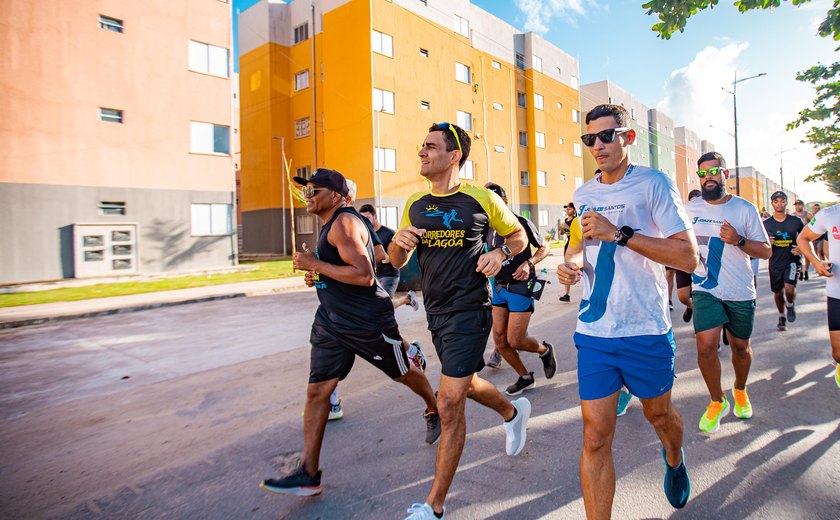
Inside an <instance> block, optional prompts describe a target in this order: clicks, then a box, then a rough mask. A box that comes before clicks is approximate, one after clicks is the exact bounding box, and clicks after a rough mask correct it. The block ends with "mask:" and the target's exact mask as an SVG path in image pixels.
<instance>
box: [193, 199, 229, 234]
mask: <svg viewBox="0 0 840 520" xmlns="http://www.w3.org/2000/svg"><path fill="white" fill-rule="evenodd" d="M232 210H233V206H232V205H231V204H215V203H210V204H205V203H193V204H190V235H191V236H194V237H196V236H228V235H230V234H231V233H232V232H233V230H232V226H231V217H232V214H233V211H232Z"/></svg>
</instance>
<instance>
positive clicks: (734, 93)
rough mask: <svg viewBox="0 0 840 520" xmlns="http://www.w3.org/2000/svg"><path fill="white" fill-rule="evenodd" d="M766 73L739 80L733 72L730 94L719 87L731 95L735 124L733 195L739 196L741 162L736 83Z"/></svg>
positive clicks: (736, 73)
mask: <svg viewBox="0 0 840 520" xmlns="http://www.w3.org/2000/svg"><path fill="white" fill-rule="evenodd" d="M766 75H767V73H766V72H762V73H761V74H756V75H755V76H750V77H748V78H741V79H738V70H737V69H736V70H735V80H734V81H733V82H732V92H730V91H728V90H726V89H725V88H723V87H721V89H723V91H724V92H726V93H728V94H732V115H733V118H734V120H735V121H734V122H735V134H734V135H733V137H735V195H741V176H740V170H741V162H740V161H739V157H738V96H737V92H738V91H737V88H738V83H741V82H742V81H747V80H748V79H754V78H760V77H761V76H766Z"/></svg>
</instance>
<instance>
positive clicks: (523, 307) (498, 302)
mask: <svg viewBox="0 0 840 520" xmlns="http://www.w3.org/2000/svg"><path fill="white" fill-rule="evenodd" d="M492 303H493V307H504V308H505V309H507V310H508V311H510V312H534V299H533V298H531V297H530V296H522V295H521V294H513V293H512V292H510V291H508V290H507V289H505V288H504V286H502V285H499V284H496V283H494V284H493V302H492Z"/></svg>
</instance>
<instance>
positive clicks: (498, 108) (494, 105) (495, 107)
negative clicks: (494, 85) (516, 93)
mask: <svg viewBox="0 0 840 520" xmlns="http://www.w3.org/2000/svg"><path fill="white" fill-rule="evenodd" d="M503 108H504V107H503V106H502V104H501V103H493V110H502V109H503Z"/></svg>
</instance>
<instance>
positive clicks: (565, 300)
mask: <svg viewBox="0 0 840 520" xmlns="http://www.w3.org/2000/svg"><path fill="white" fill-rule="evenodd" d="M560 301H561V302H567V303H568V302H570V301H572V298H571V296H569V295H568V294H564V295H563V296H561V297H560Z"/></svg>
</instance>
